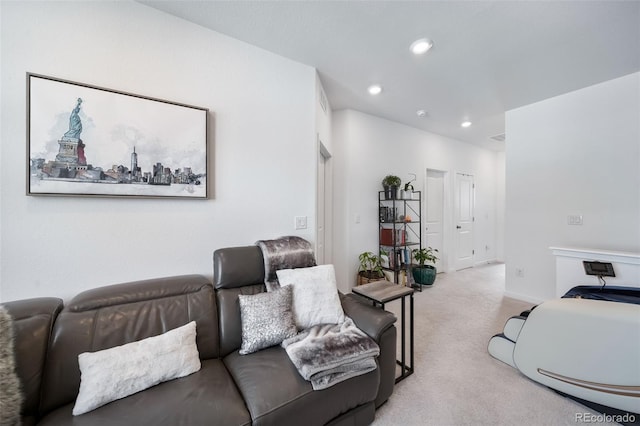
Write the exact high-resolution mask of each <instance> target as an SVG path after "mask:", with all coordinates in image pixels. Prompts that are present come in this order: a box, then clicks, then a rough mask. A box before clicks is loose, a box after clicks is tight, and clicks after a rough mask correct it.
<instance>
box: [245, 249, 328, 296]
mask: <svg viewBox="0 0 640 426" xmlns="http://www.w3.org/2000/svg"><path fill="white" fill-rule="evenodd" d="M256 245H257V246H258V247H260V249H261V250H262V257H263V258H264V284H265V285H266V287H267V291H272V290H275V289H278V288H280V284H279V283H278V277H277V276H276V271H277V270H279V269H293V268H307V267H309V266H316V257H315V256H314V254H313V247H312V246H311V243H310V242H309V241H307V240H305V239H304V238H300V237H296V236H290V237H281V238H278V239H276V240H259V241H256Z"/></svg>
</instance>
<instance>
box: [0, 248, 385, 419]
mask: <svg viewBox="0 0 640 426" xmlns="http://www.w3.org/2000/svg"><path fill="white" fill-rule="evenodd" d="M213 261H214V283H213V285H212V284H211V282H210V281H209V280H208V279H207V278H206V277H203V276H200V275H184V276H177V277H166V278H158V279H151V280H145V281H138V282H131V283H125V284H117V285H112V286H107V287H101V288H96V289H93V290H89V291H85V292H83V293H80V294H78V295H77V296H75V297H74V298H73V299H72V300H70V301H69V302H68V303H67V304H66V306H64V307H63V304H62V301H61V300H60V299H55V298H39V299H30V300H23V301H15V302H8V303H5V304H4V306H5V307H6V308H7V310H8V311H9V313H10V314H11V315H12V317H13V318H14V323H15V351H16V364H17V365H16V369H17V373H18V376H19V377H20V379H21V382H22V386H23V393H24V397H25V400H24V403H23V409H22V414H23V418H22V421H23V424H25V425H30V424H39V425H63V424H64V425H69V424H73V425H154V426H155V425H224V426H227V425H229V426H232V425H278V426H282V425H301V424H304V425H324V424H329V425H366V424H370V423H371V422H372V421H373V419H374V415H375V408H377V407H379V406H380V405H381V404H382V403H384V402H385V401H386V400H387V399H388V398H389V396H390V395H391V393H392V392H393V386H394V378H395V364H396V361H395V360H396V328H395V326H394V322H395V320H396V318H395V316H393V315H392V314H390V313H388V312H385V311H382V310H380V309H377V308H374V307H372V306H370V305H368V304H364V303H362V302H360V301H359V300H357V299H356V298H355V297H354V296H353V295H351V294H349V295H341V301H342V305H343V309H344V311H345V314H346V315H348V316H350V317H351V318H352V319H353V320H354V322H355V323H356V324H357V325H358V327H359V328H361V329H362V330H363V331H365V332H366V333H367V334H368V335H369V336H370V337H372V338H373V339H374V340H375V341H376V342H377V343H378V344H379V346H380V356H379V357H378V359H377V362H378V369H376V370H374V371H372V372H369V373H367V374H364V375H362V376H358V377H354V378H351V379H349V380H346V381H344V382H342V383H338V384H336V385H334V386H332V387H330V388H328V389H324V390H321V391H314V390H312V388H311V384H310V383H309V382H307V381H305V380H304V379H303V378H302V377H301V376H300V375H299V374H298V372H297V370H296V369H295V367H294V366H293V364H292V363H291V361H290V360H289V358H288V356H287V354H286V352H285V351H284V350H283V349H282V348H281V347H280V346H275V347H271V348H267V349H263V350H261V351H258V352H255V353H252V354H250V355H239V353H238V349H239V348H240V344H241V320H240V309H239V305H238V295H239V294H255V293H258V292H262V291H264V285H263V281H264V264H263V258H262V252H261V251H260V249H259V248H258V247H256V246H247V247H232V248H225V249H221V250H217V251H216V252H215V253H214V257H213ZM190 321H195V322H196V326H197V338H196V343H197V346H198V351H199V354H200V359H201V364H202V368H201V370H200V371H198V372H196V373H194V374H191V375H189V376H186V377H183V378H180V379H176V380H172V381H169V382H165V383H162V384H160V385H157V386H154V387H152V388H149V389H147V390H144V391H142V392H139V393H136V394H134V395H131V396H128V397H126V398H123V399H120V400H117V401H114V402H111V403H109V404H107V405H104V406H102V407H100V408H97V409H96V410H94V411H91V412H89V413H86V414H82V415H80V416H75V417H74V416H72V414H71V410H72V408H73V405H74V402H75V399H76V397H77V394H78V390H79V386H80V370H79V368H78V355H79V354H80V353H82V352H95V351H99V350H102V349H106V348H110V347H114V346H118V345H123V344H126V343H129V342H132V341H136V340H140V339H144V338H147V337H151V336H154V335H158V334H161V333H164V332H166V331H168V330H171V329H174V328H177V327H179V326H182V325H184V324H187V323H188V322H190Z"/></svg>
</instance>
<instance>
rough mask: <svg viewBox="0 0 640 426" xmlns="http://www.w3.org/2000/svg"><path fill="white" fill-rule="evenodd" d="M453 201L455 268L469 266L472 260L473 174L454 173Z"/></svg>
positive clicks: (471, 264)
mask: <svg viewBox="0 0 640 426" xmlns="http://www.w3.org/2000/svg"><path fill="white" fill-rule="evenodd" d="M454 185H455V199H454V200H455V201H454V209H453V210H454V223H455V234H454V244H455V249H454V251H455V256H454V259H455V260H454V265H455V266H454V268H455V270H460V269H465V268H471V267H472V266H473V262H474V255H475V253H474V250H473V223H474V220H475V218H474V208H475V184H474V179H473V175H469V174H465V173H456V179H455V184H454Z"/></svg>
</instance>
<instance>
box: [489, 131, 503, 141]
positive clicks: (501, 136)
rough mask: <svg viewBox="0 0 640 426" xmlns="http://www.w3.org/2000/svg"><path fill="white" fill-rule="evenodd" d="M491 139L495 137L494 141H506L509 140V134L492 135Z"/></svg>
mask: <svg viewBox="0 0 640 426" xmlns="http://www.w3.org/2000/svg"><path fill="white" fill-rule="evenodd" d="M490 139H493V140H494V141H498V142H504V141H506V140H507V134H506V133H500V134H499V135H495V136H491V138H490Z"/></svg>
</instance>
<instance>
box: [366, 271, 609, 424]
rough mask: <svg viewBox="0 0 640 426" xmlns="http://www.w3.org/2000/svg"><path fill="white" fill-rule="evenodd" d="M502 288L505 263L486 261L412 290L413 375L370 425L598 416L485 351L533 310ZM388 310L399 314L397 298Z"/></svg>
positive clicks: (558, 420) (551, 421) (545, 421)
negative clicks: (515, 319)
mask: <svg viewBox="0 0 640 426" xmlns="http://www.w3.org/2000/svg"><path fill="white" fill-rule="evenodd" d="M503 291H504V264H491V265H486V266H480V267H476V268H471V269H466V270H463V271H459V272H455V273H449V274H439V275H438V277H437V279H436V282H435V284H434V285H433V287H431V288H426V287H425V288H424V291H423V292H422V293H420V292H416V293H415V296H414V304H415V306H414V309H415V373H414V374H413V375H411V376H409V377H408V378H406V379H405V380H404V381H401V382H400V383H398V384H397V385H396V388H395V390H394V393H393V395H392V396H391V398H390V399H389V401H387V403H385V404H384V405H383V406H382V407H380V409H379V410H378V411H377V413H376V420H375V422H374V423H373V424H374V425H375V426H385V425H390V426H397V425H406V426H412V425H437V426H446V425H576V424H580V423H582V422H580V421H579V420H577V416H578V415H579V414H580V413H590V414H597V413H595V412H594V411H593V410H591V409H589V408H587V407H585V406H583V405H581V404H578V403H576V402H574V401H572V400H570V399H568V398H564V397H562V396H560V395H558V394H556V393H555V392H553V391H552V390H550V389H548V388H546V387H544V386H542V385H539V384H537V383H535V382H533V381H531V380H529V379H527V378H526V377H525V376H523V375H522V374H520V373H519V372H518V371H517V370H515V369H513V368H511V367H509V366H508V365H506V364H503V363H502V362H500V361H498V360H496V359H494V358H492V357H491V356H490V355H489V353H488V352H487V343H488V341H489V338H490V337H491V336H493V335H494V334H497V333H499V332H501V331H502V327H503V326H504V323H505V322H506V320H507V319H508V318H509V317H510V316H512V315H517V314H519V313H520V312H521V311H523V310H525V309H528V308H530V307H531V304H530V303H527V302H522V301H519V300H514V299H510V298H507V297H504V296H503ZM386 309H387V310H390V311H392V312H394V313H395V314H396V315H398V316H399V314H400V302H399V301H394V302H392V303H390V304H387V306H386ZM407 310H408V303H407ZM407 327H408V323H407ZM399 328H400V322H399V321H398V329H399ZM407 330H408V328H407ZM407 332H408V331H407ZM399 341H400V335H398V342H399ZM399 353H400V352H399V349H398V357H399ZM598 424H600V425H603V424H615V423H601V422H600V423H598Z"/></svg>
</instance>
